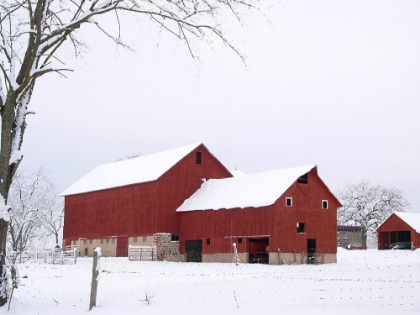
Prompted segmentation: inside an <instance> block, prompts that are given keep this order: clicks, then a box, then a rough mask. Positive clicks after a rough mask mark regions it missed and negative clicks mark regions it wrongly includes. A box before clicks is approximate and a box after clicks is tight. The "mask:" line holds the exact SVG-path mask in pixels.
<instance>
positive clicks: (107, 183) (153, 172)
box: [61, 143, 201, 196]
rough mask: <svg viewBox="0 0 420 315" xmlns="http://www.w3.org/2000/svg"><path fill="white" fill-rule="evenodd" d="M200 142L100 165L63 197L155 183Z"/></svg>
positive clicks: (70, 188)
mask: <svg viewBox="0 0 420 315" xmlns="http://www.w3.org/2000/svg"><path fill="white" fill-rule="evenodd" d="M200 145H201V143H195V144H192V145H188V146H184V147H181V148H177V149H173V150H168V151H163V152H159V153H155V154H150V155H145V156H140V157H137V158H133V159H128V160H124V161H118V162H113V163H108V164H103V165H100V166H98V167H96V168H94V169H93V170H92V171H91V172H90V173H88V174H87V175H85V176H84V177H82V178H81V179H80V180H78V181H77V182H76V183H74V184H73V185H71V186H70V187H69V188H67V189H66V190H65V191H63V192H62V193H61V195H62V196H68V195H75V194H80V193H85V192H90V191H98V190H103V189H108V188H115V187H122V186H127V185H132V184H139V183H145V182H150V181H154V180H157V179H158V178H159V177H160V176H162V175H163V174H165V173H166V172H167V171H168V170H169V169H170V168H171V167H173V166H174V165H175V164H176V163H178V162H179V161H180V160H181V159H182V158H184V157H185V156H186V155H187V154H189V153H190V152H192V151H193V150H194V149H196V148H197V147H198V146H200Z"/></svg>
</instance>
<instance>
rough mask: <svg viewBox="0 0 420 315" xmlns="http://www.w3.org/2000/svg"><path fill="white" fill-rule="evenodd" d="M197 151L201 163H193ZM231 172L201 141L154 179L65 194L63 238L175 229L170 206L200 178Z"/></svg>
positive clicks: (186, 194)
mask: <svg viewBox="0 0 420 315" xmlns="http://www.w3.org/2000/svg"><path fill="white" fill-rule="evenodd" d="M196 152H201V154H202V159H201V160H202V161H201V164H196ZM231 176H232V175H231V174H230V172H229V171H228V170H227V169H226V168H225V167H224V166H223V165H222V164H221V163H220V162H219V161H218V160H217V159H216V158H215V157H214V156H213V155H212V154H211V153H210V152H209V151H208V150H207V148H206V147H205V146H204V145H200V146H199V147H197V149H195V150H194V151H193V152H191V153H190V154H188V155H186V156H185V157H184V158H183V159H181V160H180V161H179V162H178V163H177V164H176V165H174V166H173V167H172V168H171V169H170V170H169V171H168V172H166V173H165V174H164V175H163V176H161V177H160V178H159V179H158V180H157V181H154V182H148V183H141V184H134V185H129V186H124V187H118V188H112V189H106V190H101V191H95V192H89V193H83V194H77V195H70V196H65V217H64V232H63V238H64V240H65V244H66V245H68V244H69V242H70V240H77V239H79V238H87V239H98V238H106V237H110V236H120V235H127V236H142V235H152V234H154V233H158V232H166V233H172V234H179V222H178V218H177V216H176V212H175V210H176V209H177V207H179V206H180V205H181V204H182V202H183V201H184V200H185V199H187V198H188V197H190V196H191V195H192V194H193V193H194V192H195V191H196V190H197V189H198V188H199V187H200V186H201V184H202V179H203V178H205V179H209V178H226V177H231Z"/></svg>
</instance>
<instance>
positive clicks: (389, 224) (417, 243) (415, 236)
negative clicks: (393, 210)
mask: <svg viewBox="0 0 420 315" xmlns="http://www.w3.org/2000/svg"><path fill="white" fill-rule="evenodd" d="M397 231H410V236H411V242H413V245H414V247H415V248H420V233H417V232H416V230H414V229H413V228H412V227H410V226H409V225H408V224H407V223H405V222H404V221H403V220H401V218H400V217H398V216H397V215H396V214H391V216H390V217H389V218H388V219H387V220H386V221H385V222H384V223H383V224H382V225H381V226H380V227H379V228H378V230H377V231H376V232H377V233H378V249H384V246H383V244H384V240H383V235H382V234H381V233H382V232H397Z"/></svg>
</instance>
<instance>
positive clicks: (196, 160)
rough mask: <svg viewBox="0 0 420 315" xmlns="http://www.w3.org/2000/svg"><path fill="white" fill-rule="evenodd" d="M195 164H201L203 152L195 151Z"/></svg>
mask: <svg viewBox="0 0 420 315" xmlns="http://www.w3.org/2000/svg"><path fill="white" fill-rule="evenodd" d="M195 164H201V152H196V153H195Z"/></svg>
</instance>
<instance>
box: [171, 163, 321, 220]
mask: <svg viewBox="0 0 420 315" xmlns="http://www.w3.org/2000/svg"><path fill="white" fill-rule="evenodd" d="M316 167H317V166H316V165H306V166H299V167H292V168H286V169H280V170H274V171H266V172H259V173H254V174H247V175H245V174H244V175H242V176H237V177H230V178H221V179H209V180H207V181H205V182H203V184H202V186H201V188H200V189H198V190H197V191H196V192H195V193H194V194H193V195H192V196H191V197H189V198H188V199H186V200H185V201H184V203H183V204H182V205H181V206H180V207H178V209H177V210H176V211H177V212H186V211H194V210H219V209H233V208H249V207H254V208H257V207H264V206H269V205H272V204H274V203H275V202H276V201H277V199H278V198H280V197H281V196H282V195H283V194H284V193H285V192H286V190H287V189H288V188H289V187H290V186H291V185H292V184H293V183H294V182H295V181H296V180H297V179H298V178H299V177H300V176H302V175H304V174H306V173H308V172H309V171H311V170H312V169H314V168H316Z"/></svg>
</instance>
